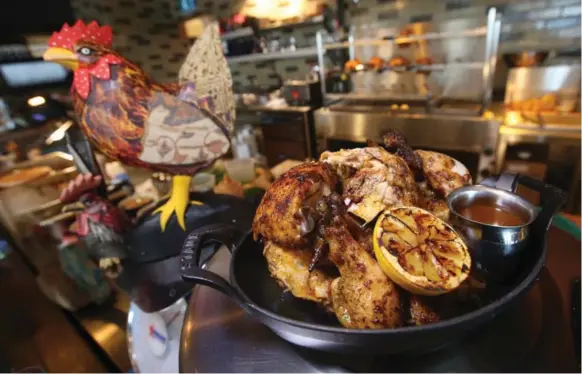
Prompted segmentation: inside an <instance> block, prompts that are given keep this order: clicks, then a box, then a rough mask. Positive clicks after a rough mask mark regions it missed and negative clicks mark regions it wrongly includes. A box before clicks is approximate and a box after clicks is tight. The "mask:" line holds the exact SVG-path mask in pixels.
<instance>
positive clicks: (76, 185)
mask: <svg viewBox="0 0 582 374" xmlns="http://www.w3.org/2000/svg"><path fill="white" fill-rule="evenodd" d="M101 180H102V177H101V176H100V175H91V174H79V175H77V177H76V178H75V179H73V180H72V181H70V182H69V184H68V185H67V187H66V188H65V189H64V190H63V191H62V192H61V196H60V197H59V200H61V201H62V202H63V203H70V202H73V201H76V200H78V199H79V197H81V195H83V194H84V193H87V192H92V191H94V190H95V189H96V188H97V187H98V186H99V185H100V184H101Z"/></svg>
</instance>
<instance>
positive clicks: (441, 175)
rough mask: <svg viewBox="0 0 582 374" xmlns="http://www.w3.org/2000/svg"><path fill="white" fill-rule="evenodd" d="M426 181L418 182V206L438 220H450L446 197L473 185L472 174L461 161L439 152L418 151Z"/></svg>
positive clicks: (416, 152)
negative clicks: (459, 189)
mask: <svg viewBox="0 0 582 374" xmlns="http://www.w3.org/2000/svg"><path fill="white" fill-rule="evenodd" d="M414 153H415V154H416V155H418V157H419V158H420V160H421V163H422V172H423V175H424V176H425V178H426V179H425V180H423V181H420V182H417V189H418V195H419V203H418V206H420V207H421V208H424V209H426V210H428V211H429V212H431V213H432V214H434V215H435V216H437V217H438V218H440V219H442V220H445V221H448V220H449V213H450V212H449V207H448V205H447V201H446V197H447V196H448V195H449V193H451V192H452V191H454V190H456V189H457V188H461V187H463V186H468V185H470V184H472V180H471V174H470V173H469V171H468V170H467V168H466V167H465V165H463V164H461V163H460V162H459V161H457V160H455V159H454V158H452V157H449V156H447V155H444V154H442V153H438V152H431V151H424V150H420V149H418V150H416V151H414Z"/></svg>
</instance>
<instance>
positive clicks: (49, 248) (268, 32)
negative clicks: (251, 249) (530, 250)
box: [0, 0, 582, 372]
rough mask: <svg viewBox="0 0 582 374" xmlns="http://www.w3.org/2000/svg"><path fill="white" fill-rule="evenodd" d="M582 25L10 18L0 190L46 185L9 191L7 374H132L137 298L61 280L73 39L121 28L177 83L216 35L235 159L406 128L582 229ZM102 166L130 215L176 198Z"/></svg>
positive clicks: (163, 2) (197, 14)
mask: <svg viewBox="0 0 582 374" xmlns="http://www.w3.org/2000/svg"><path fill="white" fill-rule="evenodd" d="M581 9H582V7H581V4H580V1H577V0H527V1H513V0H448V1H445V0H443V1H430V0H216V1H210V0H205V1H199V0H70V1H69V0H51V1H45V0H29V1H7V0H6V1H3V2H2V5H0V179H1V176H2V175H4V176H5V175H8V174H10V173H14V172H16V171H21V170H30V169H31V168H36V169H35V172H39V173H41V174H42V175H40V176H37V177H36V178H35V179H34V181H32V179H30V180H25V179H21V180H20V182H19V181H18V180H16V181H15V180H11V181H8V180H4V181H3V183H2V185H1V186H0V196H1V200H0V218H1V224H2V226H1V228H2V231H1V232H0V237H1V238H3V240H1V241H0V259H2V258H6V259H8V260H9V261H10V265H7V264H8V262H6V261H4V262H2V261H0V280H1V282H2V283H1V284H2V287H0V300H2V301H0V305H2V306H0V309H1V311H0V341H1V342H2V344H1V346H2V347H11V348H10V349H7V350H4V349H3V350H2V352H0V371H13V370H15V371H24V370H33V371H34V370H40V371H42V370H45V371H58V372H64V371H77V372H81V371H122V372H127V371H128V370H132V368H133V369H135V362H134V361H132V359H130V355H129V354H128V344H131V342H129V343H128V339H127V336H126V323H127V312H128V308H129V301H128V299H127V297H126V296H124V295H118V296H115V297H113V299H112V301H110V302H107V303H105V304H103V303H101V302H99V303H96V302H95V299H94V298H93V299H92V298H90V297H89V298H87V295H85V294H83V293H79V292H78V290H77V289H76V288H75V285H74V284H73V283H74V282H73V283H72V282H71V281H70V280H67V278H66V277H64V276H63V273H62V271H60V272H59V271H54V269H55V266H54V265H55V264H58V263H59V258H58V256H57V255H56V253H57V251H56V249H55V248H57V247H58V246H62V245H63V244H62V242H61V240H62V238H61V237H60V236H59V229H58V228H59V227H61V226H59V225H61V224H63V225H64V224H65V223H67V222H66V220H67V217H60V218H59V219H53V218H54V217H55V216H56V213H57V212H58V211H59V209H60V206H59V205H58V204H57V203H56V202H55V199H56V198H57V197H58V194H59V192H60V190H61V189H62V188H63V186H64V185H65V184H66V183H67V182H68V181H69V180H71V179H72V178H73V177H75V176H76V175H77V174H78V172H79V170H78V169H77V167H76V165H75V164H74V162H73V159H72V157H71V155H70V154H69V150H68V148H67V143H66V136H65V135H66V134H67V132H69V131H71V132H73V131H75V129H76V128H77V124H76V121H75V118H74V116H73V114H72V108H71V104H70V99H69V97H68V93H69V87H70V84H71V81H72V73H71V72H69V71H66V70H64V69H63V68H62V67H61V66H59V65H56V64H52V63H47V62H44V61H43V60H42V54H43V52H44V51H45V49H46V43H47V40H48V38H49V36H50V35H51V33H52V32H53V31H56V30H59V29H60V28H61V26H62V24H63V23H64V22H69V24H72V22H74V21H75V20H76V19H82V20H84V21H92V20H97V21H98V22H99V23H100V24H108V25H111V26H112V28H113V32H114V38H113V45H114V49H116V50H117V51H119V52H120V53H121V54H122V55H124V56H126V57H127V58H128V59H129V60H132V61H134V62H136V63H138V64H139V65H141V66H142V67H143V69H144V70H145V71H146V72H147V73H148V74H150V75H151V77H152V78H153V79H154V80H157V81H159V82H171V81H175V80H176V79H177V76H178V71H179V69H180V66H181V64H182V62H183V60H184V58H185V57H186V54H187V52H188V50H189V48H190V46H191V45H192V43H193V42H194V40H195V39H196V37H197V36H198V35H199V34H200V32H201V30H202V28H203V27H204V25H205V24H206V23H207V22H208V21H209V20H213V19H216V20H218V21H219V23H220V28H221V33H222V46H223V50H224V52H225V54H226V56H227V61H228V63H229V66H230V69H231V72H232V77H233V81H234V90H235V94H236V95H235V97H236V100H237V123H236V131H237V133H236V134H235V136H234V137H233V152H232V155H231V156H232V157H234V158H240V159H252V160H253V162H254V164H255V165H258V166H261V167H263V168H265V169H266V168H273V167H276V166H278V165H281V164H282V163H283V164H285V165H291V164H292V163H294V162H298V161H303V160H306V159H316V158H317V157H318V156H319V154H320V153H321V152H322V151H324V150H328V149H329V150H336V149H339V148H348V147H356V146H361V145H362V144H365V142H366V141H367V139H376V140H377V139H378V138H379V137H380V136H381V134H382V133H383V132H384V131H385V130H386V129H388V128H397V129H399V130H401V131H402V132H403V133H405V135H406V136H407V137H408V139H409V141H410V143H411V144H412V145H413V147H423V148H430V149H433V150H437V151H442V152H445V153H447V154H450V155H451V156H453V157H455V158H457V159H459V160H460V161H462V162H463V163H465V164H466V165H467V167H468V168H469V170H470V171H471V173H472V175H473V178H474V180H475V181H479V180H481V179H482V178H484V177H487V176H489V175H493V174H498V173H500V172H501V171H504V170H510V171H515V172H520V173H524V174H528V175H531V176H534V177H536V178H540V179H544V180H546V181H547V182H549V183H553V184H555V185H557V186H559V187H561V188H563V189H564V190H565V191H567V192H568V202H567V204H566V206H565V207H564V212H566V213H570V214H575V215H579V214H580V136H581V127H580V122H581V117H580V62H581V61H580V60H581V52H580V35H581V33H580V30H581V28H580V26H581V25H580V17H581ZM98 160H99V161H100V162H101V163H102V166H103V168H104V169H106V171H107V176H108V179H110V181H117V182H119V184H120V185H121V184H123V183H126V182H128V181H130V183H129V184H130V185H131V187H130V188H129V190H130V192H129V193H127V194H124V192H123V191H124V189H123V188H118V189H117V190H116V192H115V193H117V194H118V195H117V200H121V199H122V198H126V199H129V198H131V199H130V200H126V206H127V207H128V209H129V210H132V211H134V212H135V211H137V209H139V208H140V207H141V206H143V205H144V204H146V203H150V202H152V200H155V199H158V198H159V197H160V196H162V195H163V194H164V193H165V191H167V182H168V179H167V178H166V177H165V176H164V175H159V174H158V175H152V174H151V173H148V172H146V171H144V170H139V169H134V168H128V167H124V166H123V165H119V164H116V163H111V162H109V161H110V160H105V159H104V158H103V157H100V156H99V155H98ZM39 168H40V169H39ZM271 170H272V169H271ZM251 174H252V173H251ZM273 175H276V173H275V172H273ZM234 179H236V178H234ZM117 182H116V183H117ZM233 183H235V184H236V183H238V182H236V181H235V182H233ZM241 184H242V181H241ZM241 184H239V185H237V186H235V187H232V186H226V187H225V186H224V185H223V186H221V188H222V190H221V191H224V190H229V188H235V189H236V188H240V190H241V191H242V189H243V187H242V186H241ZM255 187H256V185H255ZM262 187H264V184H263V185H262ZM245 189H246V190H248V188H247V186H245ZM135 191H138V192H135ZM152 191H153V192H152ZM520 194H522V195H524V196H526V198H528V199H529V200H531V201H532V202H534V203H536V204H537V203H539V196H537V194H536V193H534V192H533V191H528V190H520ZM51 219H52V220H51ZM59 220H60V221H59ZM49 243H50V244H49ZM59 248H60V247H59ZM14 252H17V253H19V256H14V255H10V253H14ZM56 267H57V268H60V266H56ZM14 269H19V270H14ZM47 269H48V270H47ZM27 274H31V275H30V276H29V275H27ZM43 294H44V296H48V298H43V296H42V295H43ZM49 300H50V301H49ZM96 304H100V305H99V306H95V305H96ZM101 304H103V305H101ZM87 305H90V306H89V307H88V306H87ZM23 311H25V312H23ZM31 336H32V338H31ZM31 339H32V341H33V343H34V344H33V345H32V346H33V347H34V349H32V348H31ZM130 348H131V347H130ZM132 357H133V356H132ZM72 358H75V359H72ZM30 368H32V369H30Z"/></svg>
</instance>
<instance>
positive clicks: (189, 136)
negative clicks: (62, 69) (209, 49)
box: [44, 21, 234, 229]
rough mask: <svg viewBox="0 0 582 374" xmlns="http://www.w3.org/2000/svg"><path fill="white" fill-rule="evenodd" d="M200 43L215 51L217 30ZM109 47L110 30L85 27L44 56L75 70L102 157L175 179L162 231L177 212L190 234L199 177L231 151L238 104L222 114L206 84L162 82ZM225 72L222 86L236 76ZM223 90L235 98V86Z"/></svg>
mask: <svg viewBox="0 0 582 374" xmlns="http://www.w3.org/2000/svg"><path fill="white" fill-rule="evenodd" d="M209 27H212V26H209ZM200 39H201V40H202V41H203V42H206V43H208V44H210V45H212V46H213V47H216V45H215V43H219V41H218V37H217V33H216V32H215V30H212V29H211V30H210V31H209V32H208V33H207V35H206V36H203V37H201V38H200ZM110 46H111V29H110V28H109V27H107V26H104V27H99V26H98V25H97V24H96V23H95V22H93V23H90V24H89V25H84V24H83V23H82V22H80V21H79V22H77V24H75V25H74V26H72V27H69V26H67V25H65V26H63V29H62V30H61V31H60V32H59V33H55V34H53V36H52V37H51V39H50V40H49V47H50V48H49V50H48V51H47V52H46V53H45V56H44V58H45V60H48V61H55V62H58V63H60V64H62V65H64V66H66V67H69V68H71V69H73V70H74V79H73V86H72V87H71V95H72V98H73V105H74V108H75V114H76V116H77V118H78V120H79V123H80V126H81V127H82V129H83V130H84V132H85V134H86V135H87V137H88V138H89V139H90V140H91V142H92V143H93V144H94V145H95V146H96V147H97V148H98V149H99V150H100V151H102V152H103V153H104V154H106V155H107V156H109V157H111V158H113V159H117V160H119V161H121V162H122V163H124V164H127V165H131V166H137V167H144V168H147V169H150V170H154V171H161V172H165V173H169V174H173V175H176V177H174V180H173V189H172V195H171V196H170V199H169V201H168V202H167V203H166V204H165V205H164V206H162V207H161V208H160V209H159V210H158V211H160V212H161V213H162V214H161V224H162V229H164V228H165V225H166V223H167V221H168V220H169V218H170V216H171V215H172V213H174V212H176V215H177V218H178V222H179V224H180V225H181V226H182V227H183V228H184V218H183V216H184V212H185V210H186V206H187V204H188V191H189V185H190V181H191V177H192V175H193V174H194V173H196V172H197V171H199V170H201V169H203V168H205V167H207V166H208V165H210V164H211V163H212V162H213V161H214V160H215V159H217V158H218V157H220V156H221V155H223V154H225V153H226V152H227V151H228V148H229V131H230V129H231V128H232V127H231V126H232V121H233V120H234V118H233V117H234V113H233V112H232V110H231V109H230V105H229V104H228V103H229V102H230V101H232V100H226V102H227V105H226V106H224V105H223V106H222V108H221V107H220V105H219V108H217V106H216V105H215V104H216V101H219V102H224V100H222V101H221V100H215V99H214V98H213V97H212V95H204V93H208V92H204V90H203V92H202V95H200V93H201V92H200V91H201V90H200V89H199V88H200V87H206V86H208V84H206V85H205V84H204V82H200V81H201V80H203V79H202V78H199V79H197V78H196V77H194V78H191V79H189V77H185V79H184V80H185V82H184V83H182V84H169V85H162V84H158V83H155V82H153V81H152V80H151V79H150V78H149V77H148V76H147V75H146V74H145V72H144V71H143V70H142V69H141V68H140V67H138V66H137V65H135V64H133V63H132V62H130V61H128V60H126V59H125V58H123V57H122V56H120V55H119V54H117V53H116V52H115V51H113V50H112V49H111V47H110ZM194 48H196V45H195V46H194ZM194 48H193V49H194ZM190 55H192V51H191V54H190ZM222 59H223V60H224V57H223V56H222ZM187 62H188V61H187ZM190 64H192V62H191V63H190ZM224 66H226V61H224ZM223 70H226V73H224V72H223V74H225V75H226V76H225V77H223V79H219V80H218V82H219V83H223V85H224V83H226V85H228V84H229V83H230V82H231V80H230V73H229V72H228V69H227V68H226V69H223ZM195 79H197V81H195ZM197 85H198V86H200V87H197ZM216 91H220V90H215V92H216ZM222 91H223V92H226V96H228V95H229V94H230V95H231V96H232V92H231V91H230V87H227V88H226V89H224V90H222ZM221 99H222V98H221ZM232 107H233V106H232Z"/></svg>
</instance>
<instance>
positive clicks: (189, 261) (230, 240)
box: [180, 223, 245, 299]
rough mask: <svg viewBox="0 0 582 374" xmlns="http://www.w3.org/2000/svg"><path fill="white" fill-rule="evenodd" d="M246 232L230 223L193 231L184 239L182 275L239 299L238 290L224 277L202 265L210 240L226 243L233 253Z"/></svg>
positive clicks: (181, 254)
mask: <svg viewBox="0 0 582 374" xmlns="http://www.w3.org/2000/svg"><path fill="white" fill-rule="evenodd" d="M244 235H245V233H244V232H243V231H242V230H241V229H240V228H238V227H236V226H234V225H229V224H223V223H219V224H213V225H207V226H203V227H200V228H198V229H196V230H194V231H192V232H191V233H190V234H188V236H187V237H186V240H184V244H183V245H182V251H181V253H180V275H181V276H182V278H183V279H184V280H186V281H190V282H192V283H195V284H202V285H205V286H209V287H212V288H214V289H216V290H218V291H220V292H222V293H223V294H225V295H227V296H230V297H233V298H235V299H237V292H236V290H235V289H234V287H233V286H231V284H230V283H228V281H227V280H226V279H224V278H223V277H221V276H220V275H218V274H215V273H213V272H211V271H208V270H204V269H202V268H201V267H200V253H201V251H202V247H204V245H205V244H206V243H208V242H210V241H213V242H219V243H222V244H224V245H225V246H226V247H227V248H228V250H229V251H230V252H231V253H232V252H233V251H234V250H235V248H236V247H237V246H238V245H239V243H240V242H241V240H242V239H243V237H244Z"/></svg>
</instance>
